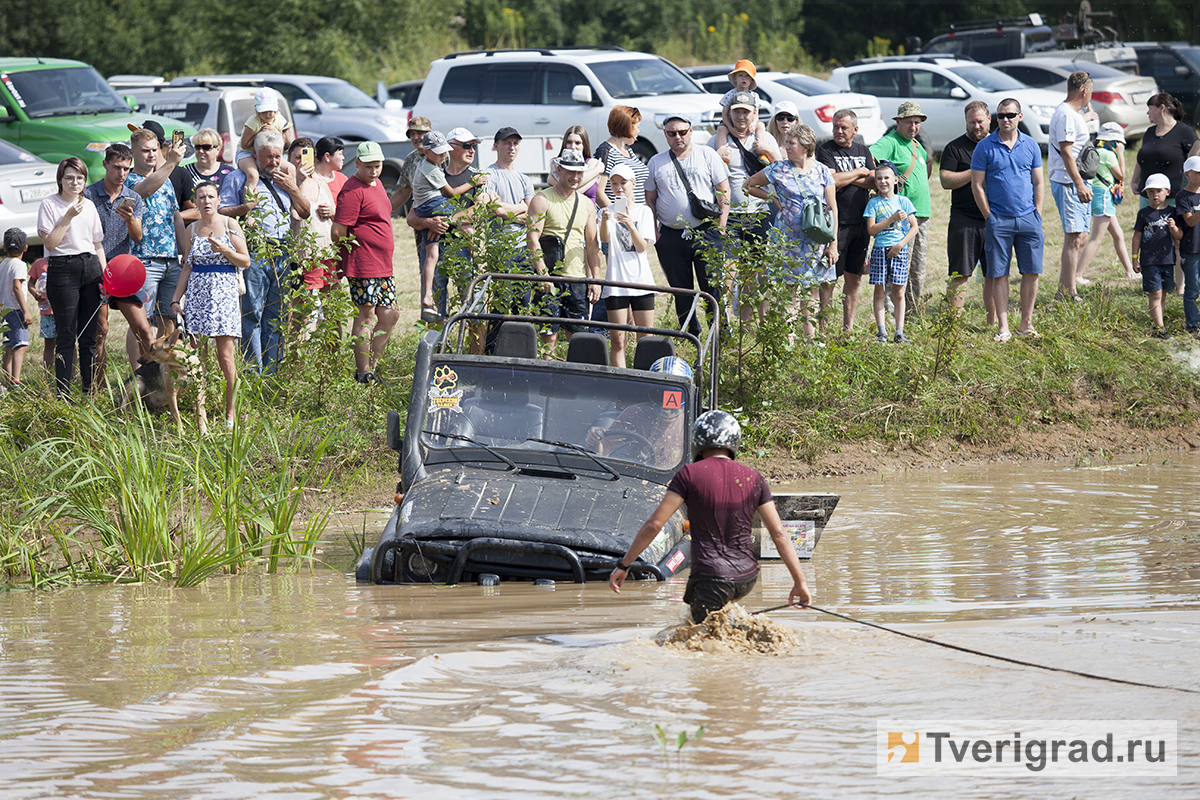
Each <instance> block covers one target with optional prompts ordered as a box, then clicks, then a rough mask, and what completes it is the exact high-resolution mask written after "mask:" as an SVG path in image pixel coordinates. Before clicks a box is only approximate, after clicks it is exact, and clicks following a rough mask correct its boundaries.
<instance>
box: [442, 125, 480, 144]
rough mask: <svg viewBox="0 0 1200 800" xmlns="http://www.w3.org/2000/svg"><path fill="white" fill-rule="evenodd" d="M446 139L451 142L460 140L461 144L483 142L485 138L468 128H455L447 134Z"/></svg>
mask: <svg viewBox="0 0 1200 800" xmlns="http://www.w3.org/2000/svg"><path fill="white" fill-rule="evenodd" d="M446 141H447V142H450V143H454V142H458V143H459V144H472V143H476V142H481V141H483V140H482V139H480V138H479V137H478V136H476V135H475V134H473V133H471V132H470V131H469V130H467V129H466V128H454V129H453V130H451V131H450V132H449V133H447V134H446Z"/></svg>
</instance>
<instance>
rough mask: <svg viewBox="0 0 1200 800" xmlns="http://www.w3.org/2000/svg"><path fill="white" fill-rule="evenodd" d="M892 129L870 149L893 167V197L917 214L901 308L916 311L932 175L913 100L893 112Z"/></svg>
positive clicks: (922, 286) (922, 118) (922, 283)
mask: <svg viewBox="0 0 1200 800" xmlns="http://www.w3.org/2000/svg"><path fill="white" fill-rule="evenodd" d="M892 119H894V120H896V127H895V128H893V129H892V130H890V131H888V132H887V133H886V134H884V136H883V137H882V138H880V139H879V141H877V142H875V144H873V145H871V155H872V156H874V157H875V161H877V162H878V161H890V162H892V163H893V164H895V165H896V171H897V173H898V174H897V176H896V177H897V179H898V185H899V190H898V191H897V194H898V195H899V196H901V197H907V198H908V199H909V200H910V201H911V202H912V204H913V208H915V209H916V210H917V238H916V239H914V240H913V243H912V247H911V248H910V252H911V256H910V261H909V265H908V287H907V288H906V289H905V291H904V301H905V305H906V306H907V307H908V308H910V309H912V310H914V311H916V310H917V309H918V308H919V307H920V305H919V304H920V303H921V299H922V295H924V293H925V254H926V251H927V250H928V244H929V216H930V199H929V176H930V174H931V173H932V172H933V160H932V159H931V158H930V157H929V154H928V153H926V152H925V148H924V147H922V146H921V143H920V142H918V141H917V134H918V133H920V131H921V123H922V122H924V121H925V120H926V119H928V117H926V116H925V115H924V114H922V113H921V106H920V105H919V104H918V103H916V102H915V101H913V100H905V101H904V102H903V103H901V104H900V107H899V108H898V109H896V116H895V117H893V118H892Z"/></svg>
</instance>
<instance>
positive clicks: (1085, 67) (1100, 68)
mask: <svg viewBox="0 0 1200 800" xmlns="http://www.w3.org/2000/svg"><path fill="white" fill-rule="evenodd" d="M1059 69H1065V70H1068V75H1067V76H1064V77H1069V72H1072V71H1074V70H1077V69H1078V70H1082V71H1084V72H1086V73H1087V74H1088V75H1091V76H1092V79H1093V80H1098V81H1099V80H1105V79H1107V78H1128V77H1129V73H1128V72H1121V70H1119V69H1115V68H1113V67H1109V66H1105V65H1104V64H1093V63H1092V62H1091V61H1072V62H1071V63H1070V64H1063V65H1062V66H1061V67H1059Z"/></svg>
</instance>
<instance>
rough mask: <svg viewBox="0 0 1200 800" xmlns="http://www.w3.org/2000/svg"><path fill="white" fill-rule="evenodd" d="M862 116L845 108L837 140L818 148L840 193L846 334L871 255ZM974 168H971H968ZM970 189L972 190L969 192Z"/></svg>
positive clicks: (870, 164)
mask: <svg viewBox="0 0 1200 800" xmlns="http://www.w3.org/2000/svg"><path fill="white" fill-rule="evenodd" d="M856 133H858V115H857V114H855V113H854V112H853V111H851V110H850V109H848V108H843V109H841V110H840V111H838V112H836V113H835V114H834V115H833V139H831V140H830V141H827V142H824V143H822V144H821V145H820V146H819V147H818V148H817V153H816V155H817V161H819V162H821V163H822V164H824V165H825V166H827V167H829V170H830V171H831V172H832V173H833V183H834V186H835V187H836V189H837V207H838V242H837V246H838V261H837V265H836V266H837V274H838V277H839V278H840V277H842V275H845V276H846V283H845V285H844V286H843V288H842V330H843V331H849V330H850V328H851V327H852V326H853V325H854V313H855V312H856V311H857V310H858V287H859V285H860V284H861V283H862V278H863V276H864V275H866V274H868V272H869V270H868V268H867V253H868V251H869V250H870V245H871V237H870V235H869V234H868V233H867V221H866V219H865V218H864V217H863V211H864V210H866V207H867V201H868V200H869V199H870V195H871V189H874V188H875V177H874V175H875V158H874V156H872V155H871V151H870V149H869V148H868V147H867V146H866V145H865V144H861V143H859V142H855V141H854V135H855V134H856ZM967 166H968V167H970V164H968V165H967ZM969 188H970V187H968V190H969Z"/></svg>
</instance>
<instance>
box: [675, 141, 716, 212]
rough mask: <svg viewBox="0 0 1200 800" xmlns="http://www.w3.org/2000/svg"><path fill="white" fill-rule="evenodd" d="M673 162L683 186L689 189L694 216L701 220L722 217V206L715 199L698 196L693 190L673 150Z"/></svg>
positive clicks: (690, 206)
mask: <svg viewBox="0 0 1200 800" xmlns="http://www.w3.org/2000/svg"><path fill="white" fill-rule="evenodd" d="M671 163H672V164H674V165H675V169H676V171H678V172H679V179H680V180H681V181H683V186H684V188H685V189H687V199H688V208H690V209H691V211H692V216H693V217H695V218H696V219H698V220H700V221H701V222H704V220H707V219H720V218H721V206H720V205H718V204H717V202H716V201H715V200H701V199H700V198H699V197H696V193H695V192H694V191H692V183H691V181H689V180H688V178H687V173H686V172H684V171H683V167H681V166H679V159H678V158H676V157H675V153H674V151H672V152H671Z"/></svg>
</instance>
